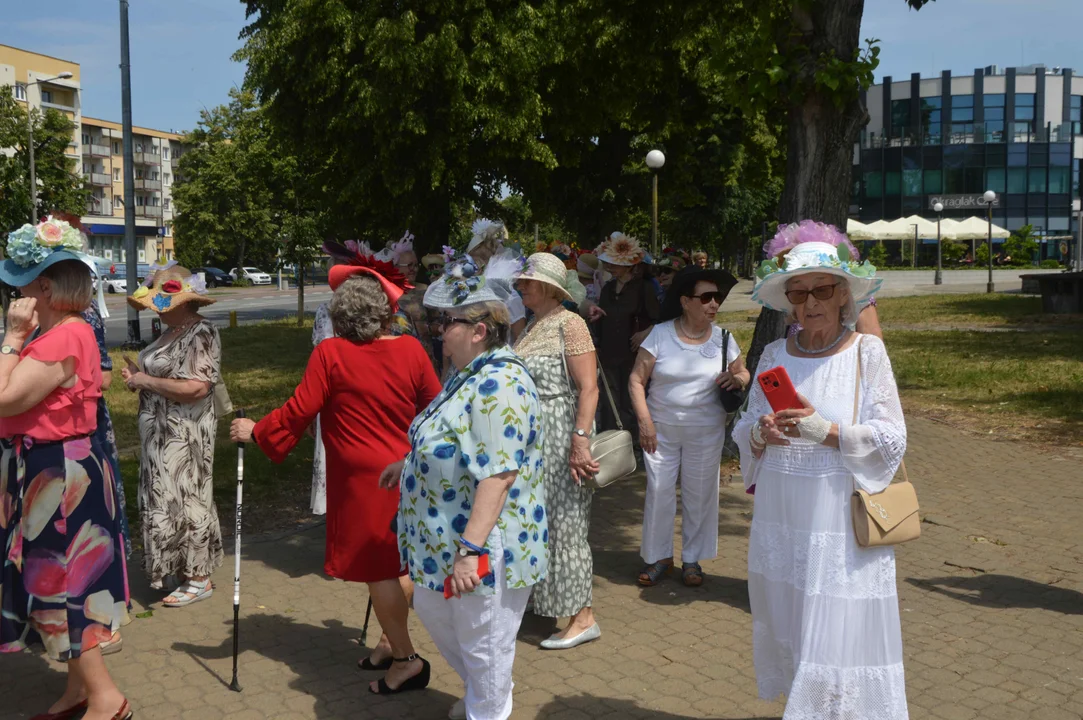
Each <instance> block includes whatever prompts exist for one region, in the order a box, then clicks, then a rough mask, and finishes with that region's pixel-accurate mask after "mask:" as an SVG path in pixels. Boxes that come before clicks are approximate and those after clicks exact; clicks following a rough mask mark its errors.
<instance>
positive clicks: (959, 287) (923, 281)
mask: <svg viewBox="0 0 1083 720" xmlns="http://www.w3.org/2000/svg"><path fill="white" fill-rule="evenodd" d="M1035 272H1059V271H1057V270H1032V269H1031V270H1028V269H1022V270H994V271H993V282H994V283H995V284H996V287H997V290H998V291H1000V292H1019V288H1020V280H1019V276H1020V275H1025V274H1029V273H1035ZM880 275H881V277H883V278H884V285H883V287H882V288H881V290H880V293H879V296H880V297H902V296H906V295H935V294H941V293H950V294H955V293H980V292H985V283H986V281H987V276H986V274H985V273H984V272H979V271H976V270H957V271H952V270H946V271H944V284H943V285H940V286H937V285H934V284H933V273H932V271H913V272H909V271H890V270H889V271H886V272H882V273H880ZM212 292H213V293H214V296H215V298H216V299H217V300H218V302H216V303H215V304H214V305H211V306H209V307H207V308H204V310H203V311H202V314H203V315H204V316H206V317H207V318H210V319H211V320H213V321H214V322H215V323H216V324H217V325H219V326H220V327H225V326H227V325H228V324H229V313H230V311H232V310H236V311H237V320H238V322H241V323H246V322H258V321H260V320H273V319H277V318H282V317H286V316H288V315H293V314H295V313H296V312H297V289H296V288H291V289H289V290H282V291H279V290H278V289H277V288H276V287H275V286H273V285H271V286H267V287H262V288H245V289H237V290H215V291H212ZM330 297H331V290H330V288H328V287H327V286H326V285H316V286H310V287H306V288H305V312H310V313H314V312H315V311H316V308H317V307H318V306H319V304H320V303H322V302H326V301H327V300H328V298H330ZM106 307H108V308H109V313H110V317H109V318H108V319H107V320H106V321H105V328H106V342H107V343H108V345H109V346H110V347H116V346H117V345H121V344H123V343H124V342H125V341H126V340H127V322H128V321H127V311H126V308H127V305H126V304H125V303H124V298H122V297H119V296H107V298H106ZM758 307H759V306H758V305H756V304H755V303H754V302H752V281H751V280H742V281H741V282H740V283H738V284H737V287H735V288H734V289H733V291H732V292H731V293H730V296H729V297H728V298H727V299H726V303H725V305H724V306H723V308H722V309H723V311H726V312H730V311H735V310H737V311H740V310H752V309H756V308H758ZM139 316H140V317H139V321H140V326H141V328H142V334H143V338H144V339H149V338H150V321H151V317H152V313H150V312H141V313H140V314H139Z"/></svg>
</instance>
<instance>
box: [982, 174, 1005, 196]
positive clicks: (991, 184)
mask: <svg viewBox="0 0 1083 720" xmlns="http://www.w3.org/2000/svg"><path fill="white" fill-rule="evenodd" d="M1006 177H1007V171H1005V169H1004V168H989V169H988V170H986V171H985V189H986V190H992V191H993V192H998V193H1002V192H1005V191H1006V190H1007V180H1006Z"/></svg>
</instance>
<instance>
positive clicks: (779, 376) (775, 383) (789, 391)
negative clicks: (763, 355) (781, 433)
mask: <svg viewBox="0 0 1083 720" xmlns="http://www.w3.org/2000/svg"><path fill="white" fill-rule="evenodd" d="M756 381H757V382H759V384H760V388H761V389H762V390H763V395H764V397H766V398H767V402H769V403H771V409H772V410H774V411H775V412H782V411H783V410H800V409H801V408H802V407H804V406H803V405H802V404H801V401H800V400H798V399H797V390H796V389H795V388H794V386H793V381H792V380H790V374H789V373H788V372H786V368H784V367H782V366H781V365H780V366H779V367H774V368H771V369H770V370H764V371H763V372H762V373H760V374H759V375H758V376H757V377H756Z"/></svg>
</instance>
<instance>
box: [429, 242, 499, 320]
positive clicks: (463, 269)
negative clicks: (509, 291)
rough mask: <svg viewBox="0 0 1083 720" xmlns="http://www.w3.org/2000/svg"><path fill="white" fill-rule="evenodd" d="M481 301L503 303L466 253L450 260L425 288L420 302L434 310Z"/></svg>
mask: <svg viewBox="0 0 1083 720" xmlns="http://www.w3.org/2000/svg"><path fill="white" fill-rule="evenodd" d="M480 302H503V300H501V299H500V297H499V296H498V295H497V294H496V292H494V291H493V288H491V287H490V286H489V284H488V283H487V282H486V281H485V277H484V276H483V275H482V274H481V271H480V270H478V266H477V264H476V263H475V262H474V261H473V260H472V259H471V258H470V256H469V255H466V256H463V257H461V258H456V259H453V260H450V261H449V262H448V264H447V265H445V266H444V274H443V275H441V276H440V277H439V278H437V279H436V280H435V281H433V283H432V284H431V285H429V287H428V288H427V289H426V290H425V298H424V300H422V304H423V305H424V306H425V307H427V308H431V309H433V310H454V309H456V308H461V307H465V306H467V305H473V304H475V303H480Z"/></svg>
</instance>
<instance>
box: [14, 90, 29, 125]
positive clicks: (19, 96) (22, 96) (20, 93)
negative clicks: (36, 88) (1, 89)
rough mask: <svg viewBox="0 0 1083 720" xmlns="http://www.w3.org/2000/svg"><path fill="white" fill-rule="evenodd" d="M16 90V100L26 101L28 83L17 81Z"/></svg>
mask: <svg viewBox="0 0 1083 720" xmlns="http://www.w3.org/2000/svg"><path fill="white" fill-rule="evenodd" d="M14 92H15V99H16V100H22V101H24V102H25V101H26V84H25V83H15V91H14ZM28 132H29V131H28Z"/></svg>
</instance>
